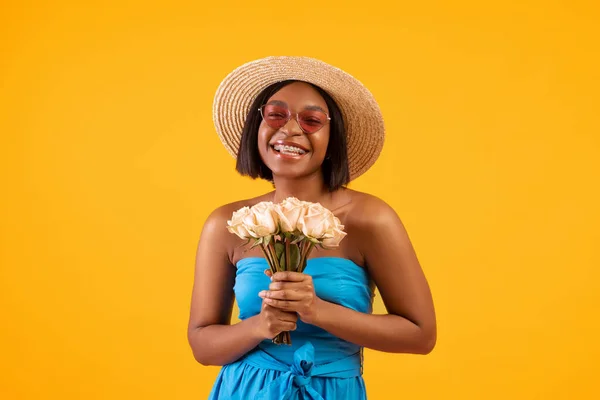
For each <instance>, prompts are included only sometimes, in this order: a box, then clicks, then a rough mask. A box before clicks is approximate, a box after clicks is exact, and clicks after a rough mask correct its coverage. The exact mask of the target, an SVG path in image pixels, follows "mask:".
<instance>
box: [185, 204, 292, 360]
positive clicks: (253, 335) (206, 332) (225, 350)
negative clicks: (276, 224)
mask: <svg viewBox="0 0 600 400" xmlns="http://www.w3.org/2000/svg"><path fill="white" fill-rule="evenodd" d="M231 212H232V211H231V210H229V209H228V208H227V207H224V208H221V209H217V210H215V212H213V213H212V214H211V215H210V216H209V217H208V219H207V220H206V223H205V224H204V228H203V230H202V235H201V237H200V241H199V244H198V250H197V255H196V269H195V277H194V287H193V291H192V304H191V309H190V320H189V324H188V342H189V344H190V346H191V348H192V352H193V353H194V358H195V359H196V361H198V362H199V363H200V364H203V365H225V364H229V363H231V362H234V361H236V360H237V359H239V358H240V357H241V356H243V355H244V354H246V353H247V352H248V351H250V350H252V349H253V348H254V347H256V346H257V345H258V344H259V343H260V342H261V341H262V340H264V339H268V338H273V337H275V336H276V335H277V334H278V333H280V332H282V331H289V330H294V329H296V320H297V318H298V316H297V315H296V314H295V313H288V312H285V311H282V310H279V309H276V308H274V307H270V306H269V305H267V304H266V303H263V305H262V308H261V311H260V314H258V315H255V316H253V317H250V318H247V319H245V320H243V321H241V322H238V323H237V324H234V325H230V320H231V311H232V308H233V300H234V294H233V284H234V280H235V267H234V266H233V265H232V264H231V261H230V259H231V257H230V255H229V252H228V250H227V248H228V247H230V248H232V247H233V245H230V246H228V245H227V244H231V243H233V242H232V238H234V237H233V236H232V235H231V234H230V233H229V232H228V231H227V229H226V221H227V219H228V218H230V217H231Z"/></svg>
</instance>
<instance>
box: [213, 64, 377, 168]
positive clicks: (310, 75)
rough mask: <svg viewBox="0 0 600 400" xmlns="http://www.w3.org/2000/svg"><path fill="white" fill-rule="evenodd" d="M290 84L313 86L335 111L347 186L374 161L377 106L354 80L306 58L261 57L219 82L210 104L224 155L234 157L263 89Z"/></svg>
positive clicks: (375, 156) (336, 70)
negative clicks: (341, 129) (343, 140)
mask: <svg viewBox="0 0 600 400" xmlns="http://www.w3.org/2000/svg"><path fill="white" fill-rule="evenodd" d="M288 79H295V80H299V81H305V82H310V83H312V84H315V85H317V86H319V87H321V88H322V89H324V90H325V91H326V92H327V93H329V94H330V95H331V97H332V98H333V99H334V100H335V102H336V103H337V104H338V106H339V107H340V109H341V111H342V114H343V118H344V124H345V125H346V135H347V142H348V164H349V167H350V178H351V179H352V180H353V179H355V178H357V177H358V176H360V175H362V174H363V173H364V172H366V171H367V170H368V169H369V168H370V167H371V166H372V165H373V164H374V163H375V161H376V160H377V158H378V157H379V154H380V153H381V149H382V148H383V142H384V136H385V134H384V132H385V129H384V124H383V117H382V115H381V110H380V109H379V105H378V104H377V102H376V101H375V98H374V97H373V95H372V94H371V92H369V90H368V89H367V88H366V87H365V86H363V84H362V83H361V82H359V81H358V80H357V79H356V78H354V77H352V76H351V75H349V74H348V73H346V72H344V71H342V70H341V69H339V68H336V67H334V66H331V65H329V64H327V63H325V62H323V61H320V60H316V59H313V58H307V57H267V58H263V59H260V60H256V61H252V62H249V63H247V64H244V65H242V66H240V67H238V68H236V69H235V70H234V71H233V72H231V73H230V74H229V75H227V77H226V78H225V79H224V80H223V81H222V82H221V84H220V85H219V88H218V89H217V92H216V95H215V98H214V103H213V121H214V124H215V128H216V130H217V133H218V134H219V138H220V139H221V142H222V143H223V145H224V146H225V148H226V149H227V151H228V152H229V153H230V154H231V155H232V156H233V157H237V152H238V149H239V146H240V138H241V136H242V129H243V126H244V121H245V120H246V116H247V114H248V112H249V110H250V106H251V104H252V102H253V101H254V99H255V98H256V96H257V95H258V94H259V93H260V92H261V91H262V90H263V89H265V88H266V87H268V86H269V85H271V84H273V83H276V82H280V81H284V80H288Z"/></svg>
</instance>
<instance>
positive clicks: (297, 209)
mask: <svg viewBox="0 0 600 400" xmlns="http://www.w3.org/2000/svg"><path fill="white" fill-rule="evenodd" d="M307 204H308V203H307V202H305V201H300V200H298V199H297V198H295V197H288V198H287V199H285V200H284V201H282V202H281V203H279V204H277V205H275V208H274V209H275V212H276V213H277V215H278V217H279V226H280V227H281V230H282V231H283V232H294V231H296V230H300V228H299V227H298V220H299V219H300V217H302V216H303V215H304V214H305V213H306V209H307Z"/></svg>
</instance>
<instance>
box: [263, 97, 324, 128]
mask: <svg viewBox="0 0 600 400" xmlns="http://www.w3.org/2000/svg"><path fill="white" fill-rule="evenodd" d="M269 105H271V104H263V105H262V106H260V107H259V108H258V112H259V113H260V116H261V117H262V119H263V121H265V123H266V124H267V125H269V123H268V122H267V120H266V119H265V115H264V114H263V109H264V108H265V107H266V106H269ZM278 107H281V108H285V109H286V110H287V113H288V118H287V120H286V121H285V123H284V124H283V125H282V126H281V128H283V127H284V126H286V125H287V124H288V122H290V120H291V119H292V117H294V114H292V111H291V110H290V109H289V108H287V107H283V106H278ZM301 112H302V111H301ZM319 112H322V113H323V114H325V116H326V117H327V122H326V123H324V124H323V125H321V127H320V128H319V129H317V130H316V131H314V132H306V131H305V130H304V128H302V124H300V120H299V119H298V115H299V114H300V113H298V112H297V113H295V118H294V119H295V120H296V123H297V124H298V126H299V127H300V130H302V132H304V133H306V134H307V135H312V134H313V133H317V132H319V131H320V130H321V129H323V127H324V126H325V125H327V124H328V123H329V121H331V117H330V116H329V114H327V113H326V112H325V111H320V110H319ZM269 127H271V128H273V129H281V128H274V127H272V126H271V125H269Z"/></svg>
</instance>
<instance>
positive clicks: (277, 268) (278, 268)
mask: <svg viewBox="0 0 600 400" xmlns="http://www.w3.org/2000/svg"><path fill="white" fill-rule="evenodd" d="M268 247H269V251H270V252H271V257H273V265H274V266H275V271H274V272H277V271H281V266H280V265H279V260H278V259H277V252H276V251H275V239H273V240H271V241H270V242H269V246H268Z"/></svg>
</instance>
